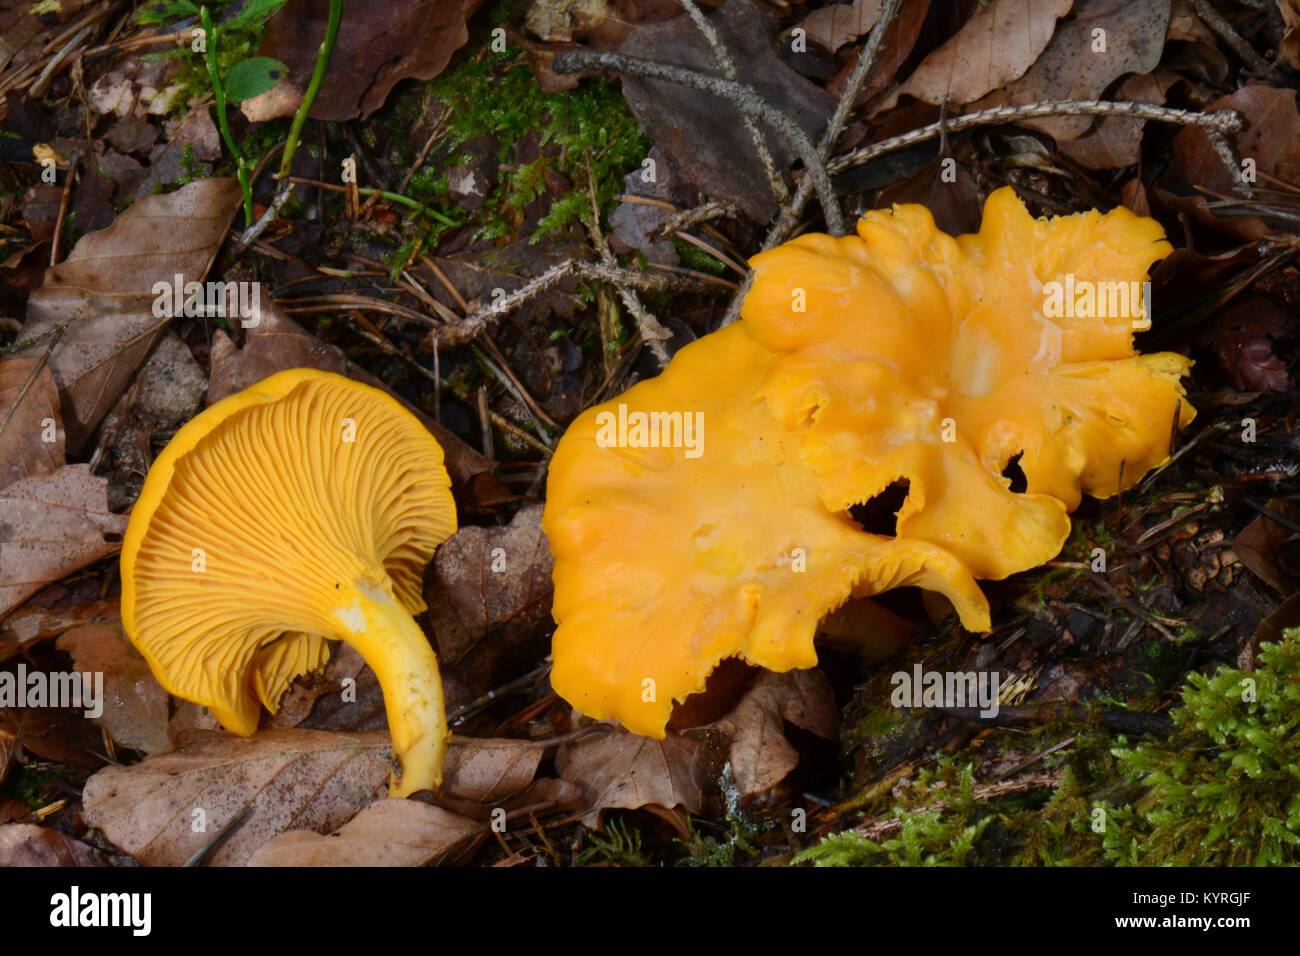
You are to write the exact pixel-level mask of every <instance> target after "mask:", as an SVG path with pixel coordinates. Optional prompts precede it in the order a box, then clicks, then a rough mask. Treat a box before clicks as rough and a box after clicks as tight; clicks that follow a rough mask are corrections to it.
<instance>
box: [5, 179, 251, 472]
mask: <svg viewBox="0 0 1300 956" xmlns="http://www.w3.org/2000/svg"><path fill="white" fill-rule="evenodd" d="M240 202H241V194H240V190H239V184H238V183H237V182H236V181H235V180H233V179H199V180H195V181H194V182H192V183H190V184H189V185H187V186H183V187H181V188H180V189H178V190H177V191H176V192H174V193H168V194H166V195H159V196H147V197H145V198H144V199H141V200H140V201H138V202H136V203H135V204H134V205H132V206H131V207H130V208H129V209H127V210H126V211H125V212H124V213H122V214H121V215H120V216H118V217H117V221H116V222H114V223H113V224H112V225H111V226H109V227H108V228H107V229H104V230H101V231H99V232H92V233H88V234H87V235H85V236H82V237H81V239H80V240H78V241H77V244H76V245H75V246H74V247H73V249H72V252H71V253H69V255H68V258H67V259H66V260H65V261H64V262H62V263H60V264H59V265H57V266H53V267H52V268H50V269H49V270H48V271H47V272H46V274H45V283H44V284H43V285H42V286H41V288H39V289H37V290H36V291H35V292H33V293H32V295H31V297H30V298H29V299H28V302H27V321H26V322H25V323H24V324H23V326H22V328H21V329H20V330H19V332H18V341H19V342H24V341H31V342H32V343H33V344H31V345H30V346H28V347H27V348H26V349H25V350H23V351H20V352H18V353H16V355H15V356H12V357H7V358H5V359H3V360H0V365H2V364H7V363H9V362H12V361H15V360H16V359H17V358H18V357H24V358H28V359H30V358H42V357H44V356H45V354H46V353H47V352H49V368H50V371H51V372H52V373H53V376H54V382H55V384H56V385H57V386H58V389H59V401H60V410H61V420H62V425H63V428H64V429H65V430H66V439H65V441H66V444H67V452H68V454H71V455H76V454H79V453H80V452H81V450H82V449H83V447H84V446H85V444H86V442H87V441H88V440H89V438H90V436H91V435H92V434H93V433H94V431H95V428H96V427H97V426H98V425H99V422H100V420H101V419H102V418H103V417H104V415H105V414H106V413H107V412H108V410H109V409H110V408H111V407H112V406H113V403H114V402H116V401H117V399H118V396H119V395H121V393H122V390H123V388H124V387H125V385H126V382H127V380H128V379H129V378H130V377H131V375H132V374H133V373H134V372H135V369H136V367H137V366H138V365H139V364H140V363H141V362H142V361H143V360H144V357H145V356H146V355H147V354H148V352H149V349H150V347H151V346H152V345H153V343H154V340H155V339H156V338H157V337H158V335H159V334H161V333H162V331H163V329H164V328H165V327H166V326H167V323H168V322H170V321H171V319H170V318H169V317H168V316H166V315H163V316H161V317H160V316H159V315H157V314H156V313H155V304H156V300H157V298H158V296H157V294H156V293H155V292H154V291H153V290H154V286H155V284H157V283H159V282H166V283H171V282H172V281H173V280H174V277H175V276H177V275H179V276H181V277H182V281H183V282H197V281H199V280H201V279H202V278H203V276H204V275H205V274H206V273H207V271H208V269H209V268H210V267H211V265H212V261H213V259H214V258H215V257H216V254H217V251H218V250H219V249H220V248H221V244H222V242H223V241H224V240H225V237H226V231H227V230H228V229H229V228H230V223H231V221H232V219H233V218H234V215H235V210H236V209H238V208H239V204H240ZM51 342H53V344H54V348H53V350H52V351H51V350H50V345H51Z"/></svg>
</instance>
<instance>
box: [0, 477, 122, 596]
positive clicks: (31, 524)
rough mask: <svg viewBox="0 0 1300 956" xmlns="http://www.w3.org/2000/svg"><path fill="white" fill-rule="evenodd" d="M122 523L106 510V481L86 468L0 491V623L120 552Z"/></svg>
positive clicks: (120, 516)
mask: <svg viewBox="0 0 1300 956" xmlns="http://www.w3.org/2000/svg"><path fill="white" fill-rule="evenodd" d="M125 530H126V518H125V516H123V515H115V514H112V513H111V512H109V510H108V480H107V479H105V478H98V477H96V476H95V475H92V474H91V473H90V467H89V466H88V465H64V466H63V467H62V468H60V469H59V470H58V471H56V472H53V473H52V474H49V475H40V476H38V477H35V478H24V479H22V480H21V481H16V482H14V483H13V484H12V485H10V486H9V487H7V488H5V489H3V490H2V491H0V618H3V617H4V616H5V615H6V614H7V613H8V612H9V611H10V610H12V609H13V608H15V607H17V606H18V605H19V604H20V603H22V601H24V600H25V599H26V598H27V597H29V596H30V595H32V594H35V593H36V592H37V591H39V590H40V589H41V588H43V587H45V586H46V585H47V584H49V583H51V582H52V581H57V580H59V579H60V578H62V577H65V576H66V575H68V574H71V573H72V572H73V571H77V570H80V569H81V568H84V567H85V566H86V565H88V564H91V563H92V562H94V561H98V560H99V559H100V558H104V557H107V556H108V555H110V554H113V553H114V552H116V551H117V550H118V549H119V548H121V546H122V545H121V541H122V533H123V532H124V531H125Z"/></svg>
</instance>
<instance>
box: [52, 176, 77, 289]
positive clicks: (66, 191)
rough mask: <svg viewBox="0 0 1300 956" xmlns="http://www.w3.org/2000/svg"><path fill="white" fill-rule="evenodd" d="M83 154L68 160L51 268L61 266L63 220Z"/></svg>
mask: <svg viewBox="0 0 1300 956" xmlns="http://www.w3.org/2000/svg"><path fill="white" fill-rule="evenodd" d="M80 159H81V153H73V154H72V156H71V157H70V158H69V159H68V173H67V176H66V178H65V179H64V180H63V195H62V196H60V197H59V217H58V218H57V219H55V220H54V236H53V237H52V238H51V240H50V267H51V268H53V267H54V266H57V265H58V264H59V246H60V245H61V243H62V240H63V219H64V217H65V216H66V215H67V214H68V196H69V195H70V194H71V193H72V181H73V180H74V179H76V178H77V162H78V161H79V160H80Z"/></svg>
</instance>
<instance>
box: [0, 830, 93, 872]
mask: <svg viewBox="0 0 1300 956" xmlns="http://www.w3.org/2000/svg"><path fill="white" fill-rule="evenodd" d="M107 865H108V861H107V860H106V859H105V858H104V854H103V853H100V852H99V851H98V850H96V849H94V848H93V847H89V846H87V845H86V844H84V843H82V842H81V841H80V840H74V839H73V838H72V837H70V836H67V835H65V834H63V833H60V832H59V831H58V830H54V829H51V828H50V827H38V826H36V825H35V824H34V823H6V824H3V825H0V869H3V868H5V867H11V866H107Z"/></svg>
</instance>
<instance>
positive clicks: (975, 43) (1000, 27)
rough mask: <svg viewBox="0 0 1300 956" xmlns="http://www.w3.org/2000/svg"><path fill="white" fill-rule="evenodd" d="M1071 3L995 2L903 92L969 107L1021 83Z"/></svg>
mask: <svg viewBox="0 0 1300 956" xmlns="http://www.w3.org/2000/svg"><path fill="white" fill-rule="evenodd" d="M1072 4H1073V0H994V2H993V3H991V4H989V5H988V6H986V7H983V8H982V9H980V10H979V11H977V12H976V13H975V15H974V16H973V17H971V18H970V20H969V21H967V23H966V25H965V26H963V27H962V28H961V30H959V31H958V32H957V35H956V36H954V37H953V38H952V39H951V40H949V41H948V42H947V43H945V44H944V45H943V46H941V47H939V49H937V50H935V51H934V52H933V53H931V54H930V55H929V56H927V57H926V58H925V59H924V60H922V61H921V64H920V65H919V66H918V67H917V68H916V70H915V71H914V72H913V73H912V75H911V76H910V77H908V78H907V82H906V83H904V84H903V87H902V89H901V90H900V91H899V92H900V94H901V93H909V94H911V95H912V96H915V97H916V98H917V99H920V100H924V101H925V102H927V103H934V104H939V103H943V102H948V103H952V104H964V103H970V102H973V101H974V100H977V99H979V98H980V97H981V96H983V95H984V94H985V93H988V92H989V91H991V90H1000V89H1002V88H1003V87H1004V86H1006V85H1007V84H1008V83H1010V82H1011V81H1013V80H1017V79H1019V78H1020V77H1021V76H1023V75H1024V74H1025V71H1026V70H1028V69H1029V68H1030V66H1032V65H1033V63H1034V61H1035V60H1037V59H1038V57H1039V54H1041V53H1042V52H1043V50H1044V48H1045V47H1046V46H1047V44H1048V41H1049V40H1051V38H1052V34H1053V32H1054V31H1055V30H1056V21H1057V20H1059V19H1060V18H1061V17H1063V16H1065V14H1067V13H1068V12H1069V11H1070V7H1071V6H1072Z"/></svg>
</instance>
